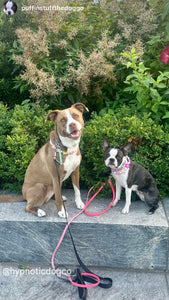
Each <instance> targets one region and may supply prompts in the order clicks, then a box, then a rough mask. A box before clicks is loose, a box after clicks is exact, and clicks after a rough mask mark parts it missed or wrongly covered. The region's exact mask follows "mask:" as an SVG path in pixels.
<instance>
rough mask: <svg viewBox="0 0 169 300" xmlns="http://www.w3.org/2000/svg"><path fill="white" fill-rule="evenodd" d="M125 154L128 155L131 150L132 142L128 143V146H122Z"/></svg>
mask: <svg viewBox="0 0 169 300" xmlns="http://www.w3.org/2000/svg"><path fill="white" fill-rule="evenodd" d="M120 150H121V151H122V152H123V154H124V155H128V153H129V152H131V143H128V144H127V145H126V146H124V147H122V148H120Z"/></svg>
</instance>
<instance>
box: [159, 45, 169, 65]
mask: <svg viewBox="0 0 169 300" xmlns="http://www.w3.org/2000/svg"><path fill="white" fill-rule="evenodd" d="M160 61H161V62H162V63H163V64H165V65H166V64H167V63H168V61H169V46H168V47H167V48H165V49H164V50H162V51H161V55H160Z"/></svg>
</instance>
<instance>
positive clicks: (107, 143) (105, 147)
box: [103, 138, 110, 152]
mask: <svg viewBox="0 0 169 300" xmlns="http://www.w3.org/2000/svg"><path fill="white" fill-rule="evenodd" d="M107 148H110V143H109V141H108V139H106V138H105V139H104V140H103V152H105V151H106V149H107Z"/></svg>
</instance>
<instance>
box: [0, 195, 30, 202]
mask: <svg viewBox="0 0 169 300" xmlns="http://www.w3.org/2000/svg"><path fill="white" fill-rule="evenodd" d="M24 200H25V199H24V198H23V196H18V197H10V196H3V195H0V203H3V202H7V203H11V202H22V201H24Z"/></svg>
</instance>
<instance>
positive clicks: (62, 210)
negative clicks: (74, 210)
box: [58, 206, 68, 219]
mask: <svg viewBox="0 0 169 300" xmlns="http://www.w3.org/2000/svg"><path fill="white" fill-rule="evenodd" d="M58 216H59V217H60V218H64V219H65V218H66V217H68V213H65V210H64V207H63V206H62V209H61V210H60V211H58Z"/></svg>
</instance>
